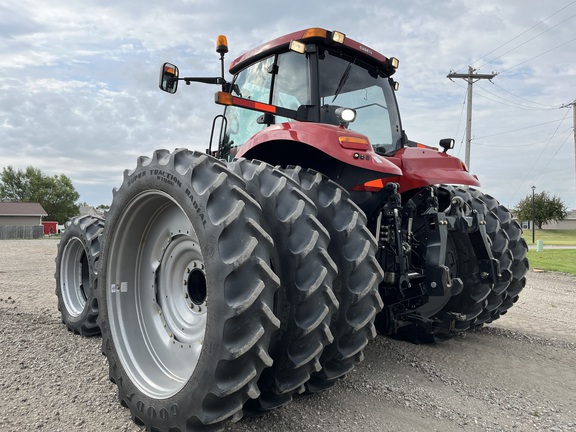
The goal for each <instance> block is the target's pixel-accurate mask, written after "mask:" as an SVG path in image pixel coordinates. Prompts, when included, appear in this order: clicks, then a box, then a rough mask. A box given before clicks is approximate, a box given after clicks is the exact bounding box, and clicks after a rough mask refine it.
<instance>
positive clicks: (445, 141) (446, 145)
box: [440, 138, 454, 153]
mask: <svg viewBox="0 0 576 432" xmlns="http://www.w3.org/2000/svg"><path fill="white" fill-rule="evenodd" d="M440 147H442V148H443V149H444V153H446V152H447V151H448V150H452V149H453V148H454V139H453V138H442V139H441V140H440Z"/></svg>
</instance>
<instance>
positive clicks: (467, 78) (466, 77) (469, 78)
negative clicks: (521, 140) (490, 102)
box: [446, 66, 498, 169]
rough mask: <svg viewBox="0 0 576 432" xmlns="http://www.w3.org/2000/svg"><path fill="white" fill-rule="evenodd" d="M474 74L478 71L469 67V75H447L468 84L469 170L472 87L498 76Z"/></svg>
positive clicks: (467, 140) (467, 145) (467, 153)
mask: <svg viewBox="0 0 576 432" xmlns="http://www.w3.org/2000/svg"><path fill="white" fill-rule="evenodd" d="M474 72H476V69H474V68H473V67H472V66H468V73H467V74H459V73H455V72H450V73H449V74H448V75H446V78H449V79H450V80H451V79H452V78H462V79H464V81H466V82H468V97H467V98H466V100H467V106H466V157H465V159H464V162H466V166H467V167H468V169H470V141H471V140H472V85H473V84H474V83H475V82H476V81H479V80H481V79H487V80H491V79H492V78H494V77H495V76H496V75H498V74H496V73H491V74H477V73H474Z"/></svg>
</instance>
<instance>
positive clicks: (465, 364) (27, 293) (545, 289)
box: [0, 239, 576, 432]
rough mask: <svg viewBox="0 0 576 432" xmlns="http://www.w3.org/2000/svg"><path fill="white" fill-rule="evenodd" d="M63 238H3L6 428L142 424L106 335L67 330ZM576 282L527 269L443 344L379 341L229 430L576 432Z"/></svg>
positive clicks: (0, 343)
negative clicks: (482, 316)
mask: <svg viewBox="0 0 576 432" xmlns="http://www.w3.org/2000/svg"><path fill="white" fill-rule="evenodd" d="M56 244H57V240H54V239H50V240H4V241H0V350H1V354H2V355H1V356H0V367H1V371H2V373H1V375H0V398H1V401H2V402H1V405H0V430H1V431H35V430H46V431H140V430H142V429H141V428H139V427H138V426H136V425H135V424H134V423H132V421H131V419H130V414H129V412H128V410H126V409H124V408H122V407H121V406H120V404H119V403H118V399H117V392H116V386H115V385H113V384H111V383H110V382H109V381H108V378H107V377H108V365H107V363H106V360H105V358H104V357H103V356H102V355H101V353H100V338H98V337H95V338H83V337H80V336H75V335H73V334H71V333H70V332H68V331H67V330H66V328H65V327H64V325H63V324H61V322H60V315H59V312H58V310H57V307H56V296H55V295H54V288H55V282H54V268H55V265H54V258H55V256H56ZM575 333H576V277H573V276H567V275H562V274H554V273H533V272H530V273H529V274H528V284H527V286H526V288H525V290H524V291H523V294H522V295H521V297H520V301H519V302H518V304H517V305H516V306H515V307H513V308H512V309H511V310H510V312H509V313H508V314H506V315H505V316H504V317H502V318H501V319H500V320H498V321H496V322H495V323H494V324H491V325H488V326H486V327H484V328H482V329H480V330H477V331H474V332H469V333H467V334H465V335H464V336H462V337H458V338H456V339H453V340H450V341H447V342H445V343H441V344H438V345H424V346H419V345H411V344H408V343H405V342H398V341H395V340H392V339H389V338H385V337H378V338H377V339H376V340H375V341H373V342H372V343H371V344H370V345H369V346H368V347H367V349H366V351H365V354H366V358H365V360H364V362H363V363H361V364H360V365H359V366H358V367H357V368H356V369H355V370H354V371H353V372H352V373H350V374H349V375H348V377H347V378H346V379H344V380H343V381H342V382H340V383H339V384H338V385H337V386H336V387H334V388H332V389H330V390H328V391H325V392H324V393H322V394H318V395H314V396H309V397H300V398H297V399H296V400H295V401H294V402H293V403H291V404H289V405H288V406H286V407H284V408H281V409H278V410H276V411H273V412H272V413H270V414H268V415H266V416H263V417H260V418H255V419H243V420H241V421H240V422H238V423H235V424H231V425H230V426H229V427H228V429H227V430H229V431H271V430H274V431H278V432H283V431H355V432H356V431H433V430H434V431H511V430H517V431H540V430H542V431H576V367H575V365H576V336H575Z"/></svg>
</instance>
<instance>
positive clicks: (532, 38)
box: [478, 14, 576, 69]
mask: <svg viewBox="0 0 576 432" xmlns="http://www.w3.org/2000/svg"><path fill="white" fill-rule="evenodd" d="M575 16H576V14H574V15H570V16H569V17H568V18H566V19H565V20H564V21H560V22H559V23H558V24H556V25H554V26H552V27H550V28H548V29H546V30H544V31H543V32H542V33H538V34H537V35H536V36H533V37H531V38H530V39H528V40H526V41H524V42H522V43H521V44H520V45H517V46H515V47H514V48H512V49H510V50H508V51H506V52H505V53H504V54H501V55H499V56H498V57H495V58H493V59H492V60H490V61H489V62H487V63H484V64H483V65H482V66H480V67H479V68H478V69H482V68H483V67H484V66H487V65H489V64H491V63H493V62H494V60H498V59H499V58H502V57H504V56H505V55H506V54H509V53H511V52H512V51H514V50H516V49H518V48H520V47H521V46H524V45H526V44H527V43H528V42H531V41H533V40H534V39H536V38H538V37H540V36H542V35H543V34H544V33H548V32H549V31H550V30H552V29H555V28H556V27H558V26H559V25H561V24H564V23H565V22H566V21H569V20H571V19H572V18H574V17H575ZM557 48H558V47H557ZM554 49H555V48H554Z"/></svg>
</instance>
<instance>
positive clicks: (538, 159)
mask: <svg viewBox="0 0 576 432" xmlns="http://www.w3.org/2000/svg"><path fill="white" fill-rule="evenodd" d="M569 112H570V111H569V110H567V111H566V114H565V115H564V118H563V119H562V121H561V122H560V124H559V125H558V126H557V127H556V130H555V131H554V133H553V134H552V136H551V137H550V139H549V140H548V142H547V143H546V145H545V146H544V148H543V149H542V151H541V152H540V154H539V155H538V157H537V158H536V160H535V161H534V163H533V164H532V166H531V167H530V169H529V170H527V171H526V175H525V176H524V179H523V180H522V182H520V185H519V186H518V188H517V189H516V191H515V192H514V193H513V194H512V195H511V196H512V198H514V197H516V195H517V193H518V191H519V190H520V189H521V188H522V187H523V186H524V183H525V182H526V180H527V179H528V176H529V175H530V173H531V172H533V171H534V167H535V166H536V164H537V163H538V162H539V161H540V160H541V158H542V155H543V154H544V152H545V151H546V150H547V149H548V146H549V145H550V143H551V142H552V140H553V139H554V137H555V136H556V133H557V132H558V129H560V126H561V125H562V123H563V122H564V120H566V117H568V113H569ZM509 206H510V205H509Z"/></svg>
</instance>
